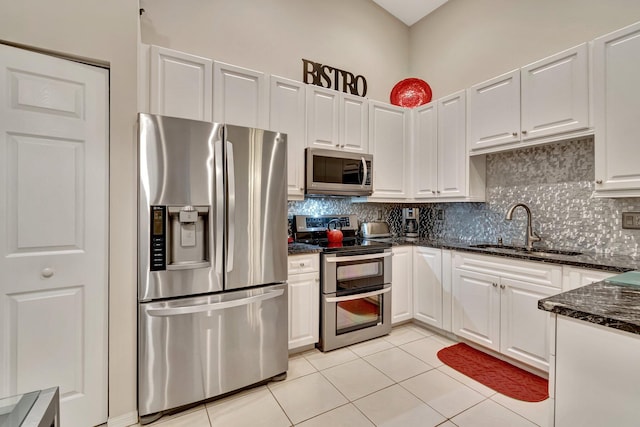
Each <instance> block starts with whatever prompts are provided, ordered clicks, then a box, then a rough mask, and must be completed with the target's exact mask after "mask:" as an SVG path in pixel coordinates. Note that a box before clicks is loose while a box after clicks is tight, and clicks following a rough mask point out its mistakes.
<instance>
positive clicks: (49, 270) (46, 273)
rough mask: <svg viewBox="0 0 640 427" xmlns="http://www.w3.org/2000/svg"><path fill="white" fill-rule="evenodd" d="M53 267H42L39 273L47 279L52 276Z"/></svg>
mask: <svg viewBox="0 0 640 427" xmlns="http://www.w3.org/2000/svg"><path fill="white" fill-rule="evenodd" d="M53 273H54V271H53V268H49V267H47V268H43V269H42V272H40V274H41V275H42V277H44V278H45V279H48V278H49V277H51V276H53Z"/></svg>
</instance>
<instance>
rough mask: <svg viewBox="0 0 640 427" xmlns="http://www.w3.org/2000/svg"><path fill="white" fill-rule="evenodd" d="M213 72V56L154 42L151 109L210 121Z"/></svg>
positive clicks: (164, 113) (167, 114) (155, 111)
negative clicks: (169, 47)
mask: <svg viewBox="0 0 640 427" xmlns="http://www.w3.org/2000/svg"><path fill="white" fill-rule="evenodd" d="M212 76H213V61H211V60H210V59H207V58H202V57H200V56H195V55H189V54H186V53H183V52H178V51H177V50H172V49H167V48H164V47H159V46H151V76H150V82H149V109H150V112H151V113H152V114H162V115H165V116H173V117H183V118H186V119H193V120H204V121H208V122H210V121H211V119H212V115H211V107H212V90H211V85H212Z"/></svg>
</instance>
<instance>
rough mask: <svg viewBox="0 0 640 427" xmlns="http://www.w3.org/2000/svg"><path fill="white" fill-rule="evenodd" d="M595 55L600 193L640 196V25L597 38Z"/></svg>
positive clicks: (596, 162) (597, 181)
mask: <svg viewBox="0 0 640 427" xmlns="http://www.w3.org/2000/svg"><path fill="white" fill-rule="evenodd" d="M593 52H594V60H593V62H594V66H593V68H594V72H593V86H594V106H595V108H594V113H595V114H594V121H595V126H594V127H595V132H596V137H595V169H596V173H595V178H596V191H612V193H609V194H607V196H609V195H611V196H617V197H629V196H633V197H638V196H640V162H638V159H639V158H640V144H639V143H638V135H640V120H639V119H638V118H639V117H640V23H638V24H634V25H630V26H628V27H626V28H623V29H621V30H618V31H615V32H613V33H611V34H607V35H606V36H603V37H600V38H597V39H596V40H595V42H594V46H593Z"/></svg>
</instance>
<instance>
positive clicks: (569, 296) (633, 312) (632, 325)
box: [538, 280, 640, 335]
mask: <svg viewBox="0 0 640 427" xmlns="http://www.w3.org/2000/svg"><path fill="white" fill-rule="evenodd" d="M538 308H539V309H541V310H544V311H549V312H551V313H556V314H561V315H563V316H567V317H572V318H574V319H579V320H583V321H585V322H589V323H595V324H598V325H602V326H606V327H609V328H614V329H619V330H621V331H626V332H631V333H633V334H639V335H640V286H636V285H623V284H618V283H611V282H608V281H606V280H604V281H601V282H597V283H592V284H591V285H587V286H583V287H581V288H577V289H574V290H571V291H568V292H563V293H561V294H558V295H554V296H552V297H549V298H545V299H542V300H540V301H538Z"/></svg>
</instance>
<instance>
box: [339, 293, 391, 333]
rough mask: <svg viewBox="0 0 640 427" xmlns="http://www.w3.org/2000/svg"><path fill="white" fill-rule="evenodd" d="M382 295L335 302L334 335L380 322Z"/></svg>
mask: <svg viewBox="0 0 640 427" xmlns="http://www.w3.org/2000/svg"><path fill="white" fill-rule="evenodd" d="M382 298H383V296H382V295H374V296H372V297H367V298H356V299H353V300H350V301H342V302H338V303H336V335H340V334H345V333H347V332H352V331H357V330H358V329H365V328H369V327H371V326H375V325H377V324H379V323H382Z"/></svg>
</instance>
